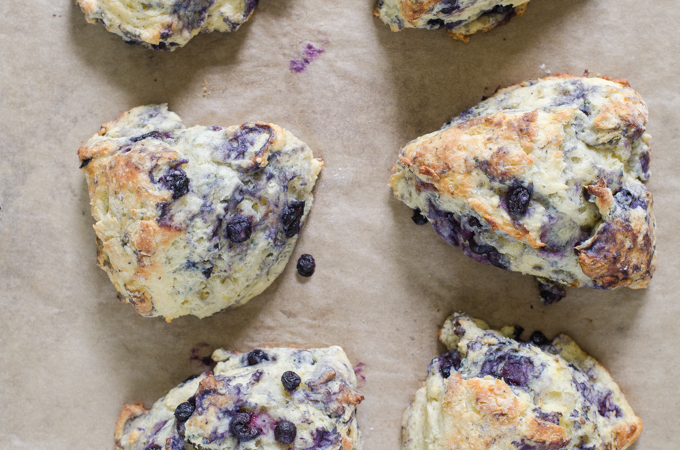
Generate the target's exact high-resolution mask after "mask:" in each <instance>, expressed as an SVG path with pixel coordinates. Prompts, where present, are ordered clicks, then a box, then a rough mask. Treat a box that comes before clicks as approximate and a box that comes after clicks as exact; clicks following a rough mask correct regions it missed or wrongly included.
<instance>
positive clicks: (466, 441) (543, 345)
mask: <svg viewBox="0 0 680 450" xmlns="http://www.w3.org/2000/svg"><path fill="white" fill-rule="evenodd" d="M517 334H521V329H519V328H518V327H504V328H503V329H502V330H501V331H500V332H499V331H494V330H490V329H489V327H488V326H487V325H486V324H485V323H484V322H482V321H479V320H473V319H471V318H470V317H469V316H468V315H466V314H454V315H452V316H451V317H449V318H448V319H447V320H446V323H445V324H444V327H443V328H442V330H441V332H440V336H439V338H440V340H441V341H442V342H443V343H444V344H445V345H446V346H447V347H448V348H449V352H447V353H445V354H444V355H442V356H440V357H439V358H435V359H434V360H433V361H432V363H431V364H430V368H429V374H428V377H427V380H426V381H425V383H424V385H423V387H422V388H421V389H420V390H418V392H417V393H416V396H415V401H414V402H413V403H412V404H411V406H410V407H409V408H408V410H407V411H406V413H405V414H404V420H403V447H402V448H403V449H404V450H425V449H427V450H449V449H456V450H458V449H461V450H462V449H469V450H487V449H488V450H510V449H517V450H536V449H551V450H558V449H563V450H584V449H587V450H622V449H625V448H628V446H630V445H631V444H632V443H633V442H635V440H637V438H638V437H639V435H640V432H641V431H642V421H641V420H640V419H639V418H638V417H636V416H635V414H634V413H633V410H632V409H631V407H630V405H628V402H627V401H626V399H625V398H624V396H623V394H622V393H621V390H620V389H619V387H618V386H617V385H616V383H615V382H614V381H613V380H612V378H611V376H610V375H609V373H608V372H607V371H606V370H605V369H604V367H602V366H601V365H600V364H599V363H598V362H597V361H595V360H594V359H593V358H592V357H590V356H589V355H587V354H586V353H585V352H583V350H581V348H580V347H579V346H578V345H576V343H575V342H574V341H573V340H571V338H569V337H568V336H565V335H559V336H557V337H556V338H555V339H553V341H552V342H550V341H548V340H547V339H546V338H545V336H544V335H543V334H542V333H540V332H536V333H534V334H533V335H532V336H531V342H528V343H525V342H518V341H516V340H515V339H513V338H516V337H517V336H516V335H517Z"/></svg>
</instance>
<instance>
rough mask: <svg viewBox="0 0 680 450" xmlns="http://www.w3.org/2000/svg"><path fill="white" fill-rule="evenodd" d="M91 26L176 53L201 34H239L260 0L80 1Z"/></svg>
mask: <svg viewBox="0 0 680 450" xmlns="http://www.w3.org/2000/svg"><path fill="white" fill-rule="evenodd" d="M77 1H78V4H79V5H80V8H81V9H82V10H83V12H84V13H85V18H86V19H87V21H88V22H89V23H101V24H103V25H104V26H105V27H106V29H107V30H108V31H110V32H111V33H115V34H117V35H118V36H120V37H122V38H123V40H125V42H127V43H128V44H138V45H142V46H144V47H146V48H149V49H152V50H170V51H172V50H175V49H176V48H179V47H183V46H184V45H185V44H186V43H187V42H189V40H190V39H191V38H193V37H194V36H196V35H197V34H198V33H209V32H211V31H221V32H231V31H236V30H238V29H239V27H240V26H241V25H242V24H243V23H244V22H245V21H246V20H248V18H249V17H250V16H251V15H252V13H253V11H254V10H255V7H256V6H257V2H258V0H179V1H177V0H155V1H153V2H150V1H144V0H77Z"/></svg>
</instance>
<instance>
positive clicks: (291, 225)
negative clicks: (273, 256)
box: [281, 200, 305, 238]
mask: <svg viewBox="0 0 680 450" xmlns="http://www.w3.org/2000/svg"><path fill="white" fill-rule="evenodd" d="M304 212H305V202H304V200H301V201H299V200H296V201H293V202H291V203H290V204H289V205H288V206H286V208H285V209H284V210H283V215H282V217H281V222H282V223H283V232H284V233H285V234H286V237H287V238H292V237H293V236H295V235H296V234H298V233H299V232H300V219H302V214H303V213H304Z"/></svg>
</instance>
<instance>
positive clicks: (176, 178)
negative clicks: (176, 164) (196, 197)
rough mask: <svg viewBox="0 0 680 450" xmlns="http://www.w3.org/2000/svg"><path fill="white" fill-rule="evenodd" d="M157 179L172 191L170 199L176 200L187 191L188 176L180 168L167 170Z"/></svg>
mask: <svg viewBox="0 0 680 450" xmlns="http://www.w3.org/2000/svg"><path fill="white" fill-rule="evenodd" d="M158 181H160V182H161V184H162V185H163V186H164V187H165V188H166V189H169V190H171V191H172V199H173V200H177V199H178V198H180V197H181V196H183V195H184V194H186V193H187V192H189V177H187V174H186V173H185V172H184V171H183V170H182V169H180V168H174V169H170V170H168V173H166V174H165V175H163V176H162V177H161V178H160V179H159V180H158Z"/></svg>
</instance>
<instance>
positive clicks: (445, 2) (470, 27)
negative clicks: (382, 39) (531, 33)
mask: <svg viewBox="0 0 680 450" xmlns="http://www.w3.org/2000/svg"><path fill="white" fill-rule="evenodd" d="M528 3H529V0H514V1H498V0H379V1H378V4H377V5H376V7H375V11H374V14H375V16H376V17H379V18H380V20H382V21H383V22H385V23H386V24H387V25H389V26H390V28H391V29H392V31H399V30H403V29H404V28H427V29H428V30H438V29H439V28H445V29H446V32H447V34H449V35H450V36H453V37H454V38H455V39H458V40H461V41H465V42H467V41H468V40H469V39H470V36H471V35H473V34H475V33H476V32H478V31H485V32H486V31H489V30H492V29H493V28H496V27H497V26H499V25H503V24H505V23H507V22H509V21H510V19H512V18H513V17H517V16H521V15H522V14H524V13H525V12H526V10H527V6H528Z"/></svg>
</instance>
